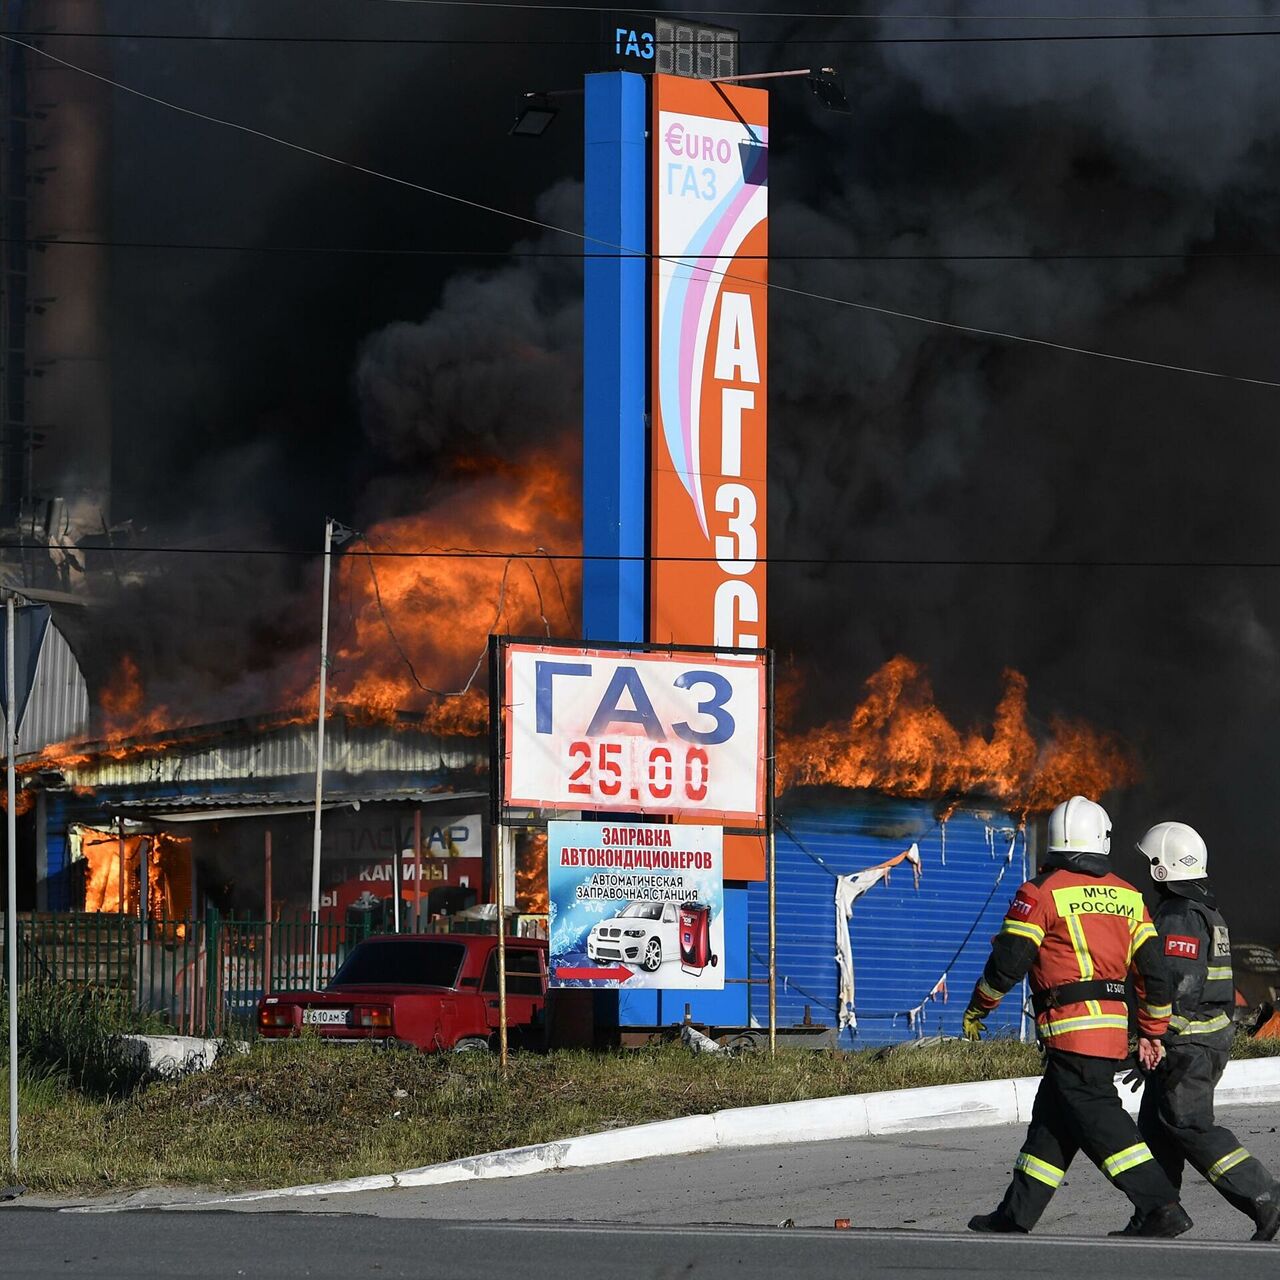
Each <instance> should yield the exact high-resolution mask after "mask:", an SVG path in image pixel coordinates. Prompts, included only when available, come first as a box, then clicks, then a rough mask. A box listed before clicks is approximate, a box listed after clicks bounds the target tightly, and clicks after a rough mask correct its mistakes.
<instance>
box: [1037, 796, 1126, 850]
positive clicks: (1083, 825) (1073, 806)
mask: <svg viewBox="0 0 1280 1280" xmlns="http://www.w3.org/2000/svg"><path fill="white" fill-rule="evenodd" d="M1049 852H1050V853H1062V854H1066V856H1067V857H1068V858H1073V857H1075V856H1076V854H1080V853H1097V854H1101V855H1102V856H1103V857H1104V858H1105V857H1107V856H1108V855H1109V854H1110V853H1111V819H1110V818H1109V817H1107V811H1106V810H1105V809H1104V808H1103V807H1102V806H1101V805H1100V804H1095V803H1094V801H1092V800H1088V799H1086V798H1085V797H1084V796H1072V797H1071V799H1070V800H1064V801H1063V802H1062V803H1061V804H1060V805H1058V807H1057V808H1056V809H1054V811H1053V812H1052V813H1051V814H1050V815H1049Z"/></svg>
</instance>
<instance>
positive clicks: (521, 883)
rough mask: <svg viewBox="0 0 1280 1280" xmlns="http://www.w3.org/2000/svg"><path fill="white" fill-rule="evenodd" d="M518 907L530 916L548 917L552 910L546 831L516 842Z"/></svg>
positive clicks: (533, 833)
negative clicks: (548, 891)
mask: <svg viewBox="0 0 1280 1280" xmlns="http://www.w3.org/2000/svg"><path fill="white" fill-rule="evenodd" d="M516 907H517V908H518V909H519V910H520V911H523V912H526V913H527V914H530V915H546V913H547V911H548V909H549V908H550V900H549V899H548V897H547V833H546V832H545V831H538V832H531V833H530V834H529V837H528V839H525V840H517V841H516Z"/></svg>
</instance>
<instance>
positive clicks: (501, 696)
mask: <svg viewBox="0 0 1280 1280" xmlns="http://www.w3.org/2000/svg"><path fill="white" fill-rule="evenodd" d="M501 647H502V639H501V638H500V637H499V636H495V635H491V636H490V637H489V742H490V745H491V750H492V753H493V754H492V755H491V756H490V759H489V803H490V812H489V821H490V825H491V828H492V839H493V874H494V878H495V881H496V883H495V885H494V893H493V900H494V902H495V904H496V905H497V908H498V1065H499V1066H500V1068H501V1070H502V1074H503V1075H504V1076H505V1075H506V1074H507V866H506V856H505V854H504V846H505V845H506V841H505V840H504V839H503V831H502V826H503V824H502V810H503V800H504V788H503V778H504V776H505V773H504V762H505V759H506V743H505V741H504V739H503V727H504V718H503V710H504V708H503V706H502V703H503V701H504V700H505V698H506V696H507V694H506V686H505V685H504V683H503V680H502V653H501Z"/></svg>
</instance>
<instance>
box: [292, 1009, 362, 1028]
mask: <svg viewBox="0 0 1280 1280" xmlns="http://www.w3.org/2000/svg"><path fill="white" fill-rule="evenodd" d="M350 1017H351V1010H350V1009H304V1010H303V1011H302V1021H303V1022H304V1023H306V1024H307V1025H308V1026H311V1027H345V1026H346V1025H347V1022H348V1020H349V1019H350Z"/></svg>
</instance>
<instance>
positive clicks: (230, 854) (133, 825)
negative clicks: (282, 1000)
mask: <svg viewBox="0 0 1280 1280" xmlns="http://www.w3.org/2000/svg"><path fill="white" fill-rule="evenodd" d="M315 761H316V757H315V727H314V724H312V723H309V722H305V721H302V720H299V719H298V718H296V717H270V718H262V719H258V720H254V721H233V722H227V723H222V724H214V725H201V726H193V727H189V728H184V729H180V730H175V731H173V732H169V733H163V734H147V735H141V736H138V737H134V738H128V739H120V740H113V741H110V742H99V743H84V744H77V745H75V746H74V747H70V748H66V749H61V750H59V749H56V748H55V749H52V750H50V751H47V752H46V753H44V754H43V755H42V756H41V757H40V758H39V759H38V761H36V762H34V763H32V764H30V765H28V766H27V768H26V769H25V772H24V775H23V790H24V795H25V796H26V797H27V799H26V801H25V803H26V804H27V805H28V807H29V808H30V810H31V811H32V813H33V815H34V828H35V841H34V843H35V849H34V863H35V871H36V877H35V878H36V884H37V900H36V903H35V904H33V905H36V906H37V907H38V909H40V910H44V911H51V912H67V911H86V912H90V913H110V914H116V915H126V916H134V917H138V916H143V917H149V918H152V919H157V918H161V917H168V918H170V919H176V918H182V917H202V916H203V915H204V914H205V913H206V911H207V910H208V909H210V908H213V909H215V910H216V911H218V912H219V913H221V914H224V915H230V914H234V915H237V916H241V917H244V916H251V917H253V918H256V919H268V920H270V919H282V918H293V917H299V918H301V917H305V916H306V915H307V913H308V911H309V909H310V885H311V863H312V847H313V830H314V826H313V824H314V804H315ZM487 764H488V761H487V746H486V744H485V743H484V741H483V740H482V739H477V738H471V737H463V736H458V737H442V736H440V735H439V734H435V733H429V732H425V731H424V730H423V729H422V728H421V726H420V722H418V721H417V720H416V719H415V718H414V717H402V718H398V719H395V720H390V721H387V720H380V721H371V720H369V719H367V718H361V717H360V716H358V715H354V714H348V713H344V712H343V711H339V712H337V713H336V714H334V715H333V716H331V717H330V718H329V720H328V723H327V726H326V741H325V770H324V811H323V813H322V824H321V826H322V840H321V919H322V921H323V922H325V923H329V924H341V923H360V924H363V925H365V926H367V927H369V928H390V927H393V926H394V924H395V923H397V922H398V923H399V924H400V926H401V927H409V926H410V925H411V924H413V923H414V922H415V921H421V922H422V923H423V924H426V923H428V922H430V921H432V920H436V921H439V920H441V919H445V918H451V917H453V916H454V915H456V914H457V913H458V912H460V911H464V910H466V909H468V908H470V907H473V906H475V905H476V904H477V903H480V902H484V901H486V900H487V897H488V891H489V885H488V875H487V871H486V866H487V863H486V857H485V853H486V850H487V848H488V824H487V819H486V816H485V812H486V806H485V804H484V799H483V797H484V796H485V795H487V791H486V770H487ZM397 888H398V890H399V892H398V893H397ZM144 900H145V902H146V909H145V911H144V910H143V906H142V904H143V902H144ZM397 904H399V905H397Z"/></svg>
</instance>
